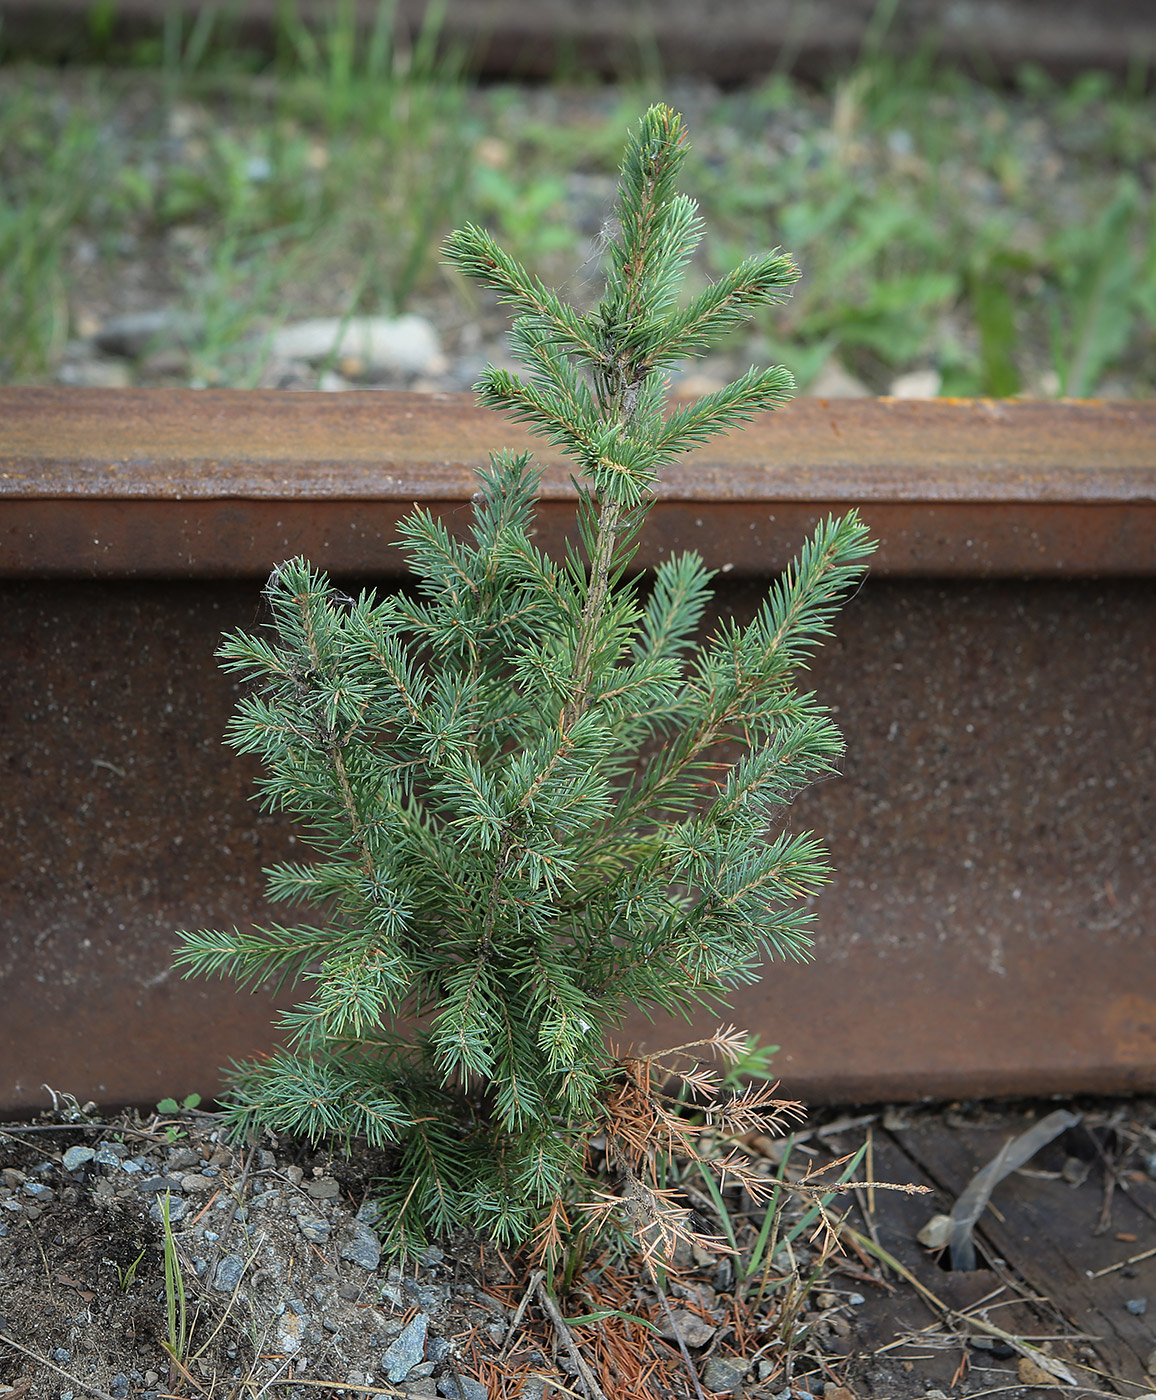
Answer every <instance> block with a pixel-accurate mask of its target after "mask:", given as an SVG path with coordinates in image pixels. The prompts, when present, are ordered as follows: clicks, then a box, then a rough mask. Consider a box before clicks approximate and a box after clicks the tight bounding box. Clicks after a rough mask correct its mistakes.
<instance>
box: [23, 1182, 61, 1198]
mask: <svg viewBox="0 0 1156 1400" xmlns="http://www.w3.org/2000/svg"><path fill="white" fill-rule="evenodd" d="M24 1190H25V1191H26V1192H27V1194H28V1195H29V1196H34V1197H35V1198H36V1199H37V1200H38V1201H53V1200H55V1199H56V1193H55V1192H54V1191H53V1189H52V1187H51V1186H45V1184H44V1183H43V1181H26V1182H25V1183H24Z"/></svg>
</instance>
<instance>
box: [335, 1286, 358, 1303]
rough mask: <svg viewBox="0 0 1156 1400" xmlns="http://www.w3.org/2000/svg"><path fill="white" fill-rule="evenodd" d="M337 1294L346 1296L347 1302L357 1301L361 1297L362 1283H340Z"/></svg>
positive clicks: (342, 1296) (341, 1296)
mask: <svg viewBox="0 0 1156 1400" xmlns="http://www.w3.org/2000/svg"><path fill="white" fill-rule="evenodd" d="M337 1296H338V1297H339V1298H344V1299H345V1301H346V1302H347V1303H356V1302H357V1300H358V1299H359V1298H360V1297H361V1285H360V1284H358V1283H339V1284H338V1285H337Z"/></svg>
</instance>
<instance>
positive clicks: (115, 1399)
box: [108, 1371, 129, 1400]
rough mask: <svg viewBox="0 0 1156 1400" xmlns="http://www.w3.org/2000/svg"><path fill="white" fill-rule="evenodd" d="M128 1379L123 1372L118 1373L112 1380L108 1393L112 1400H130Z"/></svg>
mask: <svg viewBox="0 0 1156 1400" xmlns="http://www.w3.org/2000/svg"><path fill="white" fill-rule="evenodd" d="M128 1384H129V1382H128V1377H127V1376H126V1375H125V1374H124V1372H123V1371H118V1372H117V1373H116V1375H115V1376H113V1378H112V1384H111V1385H110V1386H109V1388H108V1393H109V1394H110V1395H111V1396H112V1400H128Z"/></svg>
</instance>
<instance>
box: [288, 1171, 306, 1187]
mask: <svg viewBox="0 0 1156 1400" xmlns="http://www.w3.org/2000/svg"><path fill="white" fill-rule="evenodd" d="M304 1175H305V1173H304V1172H303V1171H302V1170H301V1168H300V1167H286V1168H285V1176H286V1179H287V1180H289V1181H291V1182H292V1183H293V1185H294V1186H300V1185H301V1180H302V1178H303V1177H304Z"/></svg>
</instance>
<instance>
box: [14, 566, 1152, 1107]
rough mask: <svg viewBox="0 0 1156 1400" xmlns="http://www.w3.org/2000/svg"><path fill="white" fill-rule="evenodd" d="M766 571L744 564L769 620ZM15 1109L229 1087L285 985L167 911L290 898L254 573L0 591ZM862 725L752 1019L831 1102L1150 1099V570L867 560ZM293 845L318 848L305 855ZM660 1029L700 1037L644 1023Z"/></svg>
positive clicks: (244, 915)
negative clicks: (242, 579) (217, 948)
mask: <svg viewBox="0 0 1156 1400" xmlns="http://www.w3.org/2000/svg"><path fill="white" fill-rule="evenodd" d="M762 586H763V585H758V584H755V583H739V584H735V583H731V582H729V581H724V591H723V592H722V594H721V595H720V598H719V603H720V607H721V610H722V611H723V612H732V613H734V614H736V615H738V616H746V615H747V614H749V612H750V611H751V609H752V608H753V607H754V606H755V604H756V602H757V599H758V597H759V595H760V593H761V589H762ZM0 598H2V605H0V668H2V674H0V745H2V748H0V760H2V762H3V772H4V776H5V782H4V801H3V804H2V805H0V828H2V829H0V847H2V849H3V850H4V852H5V866H4V872H3V883H2V885H0V999H2V1010H0V1111H7V1110H13V1109H15V1110H20V1109H24V1108H27V1107H29V1106H31V1105H34V1104H39V1103H42V1102H45V1101H46V1097H47V1096H46V1094H45V1091H44V1090H43V1089H42V1088H41V1087H40V1086H41V1085H42V1084H43V1083H49V1084H51V1085H52V1086H53V1087H54V1088H57V1089H68V1090H70V1091H71V1092H74V1093H76V1094H78V1095H80V1096H81V1097H82V1098H85V1097H90V1096H91V1097H93V1098H95V1099H98V1100H100V1101H103V1102H105V1103H113V1102H119V1101H131V1102H141V1103H152V1102H155V1101H156V1100H157V1099H158V1098H159V1097H161V1096H162V1095H165V1094H172V1093H175V1094H181V1093H185V1092H188V1091H190V1090H193V1089H196V1090H198V1091H199V1092H201V1093H202V1094H207V1093H210V1092H211V1091H212V1089H213V1088H214V1086H215V1083H216V1078H215V1073H216V1068H217V1065H218V1064H219V1063H220V1062H221V1060H222V1059H223V1058H224V1057H225V1056H227V1055H236V1054H245V1053H251V1052H252V1051H255V1050H257V1049H260V1048H263V1047H264V1046H266V1045H267V1044H268V1043H269V1030H268V1024H269V1018H268V1003H267V1002H266V1001H265V1000H263V999H253V998H250V997H249V996H248V995H239V994H237V993H236V992H235V991H234V990H233V989H232V988H231V986H230V985H229V984H219V983H213V982H192V983H187V982H183V981H181V980H179V979H178V978H177V977H175V976H174V975H172V973H171V972H170V971H169V955H170V949H171V946H172V931H173V930H174V929H175V928H178V927H182V926H185V925H188V924H195V925H197V926H204V925H208V926H218V925H225V926H229V925H232V924H234V923H243V922H244V921H247V920H249V919H254V918H255V919H258V920H259V919H260V918H261V917H262V916H265V915H267V914H268V912H269V911H267V910H265V909H264V907H263V905H262V903H261V898H260V888H261V876H260V868H261V867H262V866H263V865H267V864H269V863H270V862H272V861H274V860H277V859H280V858H284V857H285V856H287V855H290V854H292V853H293V852H294V849H295V848H294V846H293V844H292V842H291V832H290V831H289V830H288V828H287V827H285V826H284V825H282V824H281V823H280V821H278V820H274V819H272V818H269V817H263V816H261V815H260V814H259V813H258V812H257V811H256V810H255V809H254V807H253V805H252V803H251V802H250V801H249V800H248V793H249V790H250V789H249V781H250V778H251V774H252V770H251V768H250V767H249V765H248V764H247V763H246V762H244V761H242V760H239V759H237V758H235V757H234V756H232V755H231V754H229V753H227V752H226V751H225V750H224V749H223V747H222V746H221V743H220V735H221V732H222V730H223V727H224V724H225V721H226V719H227V717H228V714H229V712H230V710H231V706H232V703H233V699H234V694H235V692H234V688H233V683H232V682H231V681H230V680H229V679H228V678H226V677H223V676H222V675H221V674H220V673H219V672H218V671H217V669H216V667H215V665H214V664H213V661H212V652H213V649H214V647H215V645H216V642H217V639H218V636H219V633H220V632H221V630H222V629H225V628H228V627H232V626H246V627H252V626H254V625H255V624H257V623H258V622H259V621H260V617H261V614H260V609H259V600H258V597H257V593H256V590H255V589H254V588H253V586H252V585H251V584H248V583H226V582H214V583H208V582H201V583H192V582H183V583H182V582H171V583H167V584H164V585H160V584H157V583H130V582H109V581H97V582H82V581H71V582H68V581H61V582H47V581H39V582H37V581H29V580H24V581H19V580H18V581H9V582H7V583H5V584H3V585H2V586H0ZM811 679H812V681H813V683H814V685H815V688H816V689H817V691H818V692H819V694H820V695H821V696H822V697H823V698H824V699H825V700H826V701H827V702H828V703H830V704H832V705H834V706H836V707H837V717H838V719H839V721H840V723H841V725H842V726H843V728H844V731H845V733H846V735H847V740H848V756H847V759H846V763H845V766H844V773H843V775H842V776H841V777H839V778H837V779H834V780H832V781H830V782H827V783H825V784H823V785H822V786H821V787H820V788H818V789H816V790H815V791H814V792H812V793H811V794H809V795H808V796H807V797H806V798H805V799H804V800H803V801H802V802H801V803H799V804H798V805H797V807H796V808H795V810H794V813H793V815H792V818H791V820H792V824H793V825H794V826H795V827H802V826H808V827H811V828H813V829H815V830H817V831H818V832H820V833H822V834H824V835H825V836H826V837H827V838H828V839H829V842H830V845H831V849H832V854H833V859H834V864H835V866H836V868H837V870H838V875H837V878H836V880H835V882H834V884H833V885H832V886H831V887H830V888H829V889H828V891H827V892H826V893H825V894H824V895H823V896H822V898H821V900H820V901H819V903H818V905H817V909H818V913H819V924H818V929H817V937H818V947H817V960H816V962H815V963H814V964H812V965H810V966H805V967H795V966H788V965H778V964H776V965H773V966H772V967H770V968H769V969H768V970H767V975H766V978H765V980H764V982H763V983H762V984H760V986H759V987H757V988H753V989H747V990H744V991H743V992H742V993H741V994H740V995H739V997H738V998H736V1003H735V1008H734V1012H733V1015H734V1018H735V1019H736V1020H737V1021H739V1022H741V1023H743V1024H747V1025H749V1026H750V1027H751V1028H752V1029H755V1030H758V1031H759V1032H760V1033H761V1034H762V1035H763V1036H764V1038H766V1039H768V1040H770V1041H772V1042H773V1043H777V1044H780V1045H782V1046H783V1051H782V1053H781V1055H780V1057H779V1060H778V1064H779V1067H780V1069H781V1071H782V1074H783V1085H784V1089H785V1090H786V1091H787V1092H790V1093H792V1094H798V1095H801V1096H803V1097H805V1098H809V1099H811V1100H818V1099H822V1098H828V1099H836V1100H848V1099H854V1098H869V1099H878V1098H902V1097H906V1096H922V1095H939V1096H943V1095H972V1094H1000V1093H1017V1092H1023V1093H1046V1092H1051V1091H1057V1092H1060V1091H1067V1092H1072V1091H1075V1090H1097V1091H1100V1092H1116V1091H1125V1090H1130V1089H1144V1090H1152V1089H1154V1088H1156V942H1154V940H1153V939H1152V937H1151V931H1152V930H1151V917H1152V915H1151V910H1152V909H1153V908H1154V907H1156V860H1154V858H1153V857H1154V854H1156V853H1154V851H1153V838H1152V831H1153V827H1154V820H1153V818H1154V816H1156V813H1154V812H1153V806H1154V803H1156V739H1154V733H1153V723H1152V719H1153V714H1152V695H1153V694H1154V693H1156V590H1154V589H1153V586H1152V584H1151V583H1150V582H1148V581H1145V580H1106V581H1100V582H1096V583H1081V582H1077V581H1073V580H1052V581H1047V580H1035V581H1030V582H1027V581H1020V582H1012V581H996V582H981V581H977V580H968V581H955V582H949V581H944V580H899V579H890V580H889V579H882V578H879V577H877V576H873V577H872V578H870V579H869V580H868V582H867V585H866V586H865V588H864V589H863V591H862V592H861V593H860V594H859V596H858V597H857V598H856V599H855V600H854V602H853V603H852V604H851V605H850V606H849V607H848V609H847V610H846V612H845V613H844V615H843V616H842V617H841V619H840V622H839V626H838V633H837V637H836V639H835V640H834V641H833V642H832V643H831V644H829V645H828V646H827V647H825V648H824V649H823V650H822V651H821V652H820V653H819V655H818V657H817V659H816V663H815V665H814V667H813V672H812V677H811ZM296 854H297V856H298V857H299V856H300V855H301V854H302V851H301V848H300V847H297V848H296ZM632 1034H634V1035H637V1036H638V1037H639V1038H640V1039H644V1040H645V1041H646V1043H648V1044H650V1045H655V1044H659V1043H669V1042H670V1040H671V1038H672V1037H677V1038H678V1039H685V1029H684V1028H683V1027H681V1025H675V1026H669V1025H660V1026H659V1027H658V1028H656V1029H651V1028H649V1027H648V1026H647V1025H646V1024H645V1023H641V1024H640V1025H638V1026H636V1027H634V1028H632Z"/></svg>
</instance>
